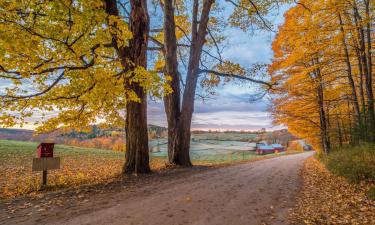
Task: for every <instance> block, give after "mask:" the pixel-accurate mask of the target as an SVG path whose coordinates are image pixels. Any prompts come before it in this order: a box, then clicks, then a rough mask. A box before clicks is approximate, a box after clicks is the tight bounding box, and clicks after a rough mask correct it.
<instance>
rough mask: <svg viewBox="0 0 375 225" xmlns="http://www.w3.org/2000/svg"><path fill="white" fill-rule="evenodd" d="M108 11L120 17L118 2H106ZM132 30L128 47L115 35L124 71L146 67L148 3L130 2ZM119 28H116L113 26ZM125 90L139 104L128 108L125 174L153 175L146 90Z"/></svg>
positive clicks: (135, 87) (132, 85)
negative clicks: (149, 147) (151, 170)
mask: <svg viewBox="0 0 375 225" xmlns="http://www.w3.org/2000/svg"><path fill="white" fill-rule="evenodd" d="M105 2H106V11H107V13H108V14H109V15H114V16H119V11H118V8H117V1H116V0H106V1H105ZM130 5H131V12H130V21H129V27H130V30H131V32H132V33H133V38H132V39H131V40H130V41H129V47H123V46H117V42H116V40H117V39H118V37H117V36H116V33H113V34H112V37H113V41H112V42H113V44H114V45H115V47H116V49H117V52H118V55H119V56H120V57H121V62H122V65H123V66H124V68H125V71H127V72H129V71H133V70H134V69H135V68H136V67H138V66H141V67H144V68H146V67H147V41H148V31H149V16H148V12H147V2H146V0H131V1H130ZM114 26H116V25H114ZM124 86H125V87H126V88H129V89H131V90H133V91H134V92H135V93H136V94H137V96H138V98H139V99H140V102H129V103H128V104H127V106H126V127H125V131H126V154H125V158H126V160H125V165H124V169H123V171H124V173H136V174H139V173H148V172H150V166H149V155H148V134H147V113H146V112H147V95H146V93H145V90H144V89H143V88H142V87H141V86H140V85H139V84H138V83H135V82H132V83H130V82H128V80H126V79H125V84H124Z"/></svg>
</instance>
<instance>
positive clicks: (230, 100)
mask: <svg viewBox="0 0 375 225" xmlns="http://www.w3.org/2000/svg"><path fill="white" fill-rule="evenodd" d="M289 7H290V6H284V7H282V8H280V10H279V11H278V12H274V13H273V14H275V15H274V16H272V20H273V21H274V24H275V27H278V25H280V24H282V23H283V14H284V12H285V11H286V10H287V9H288V8H289ZM229 10H230V9H229ZM226 32H230V35H228V37H229V40H228V45H227V46H226V48H225V49H224V51H223V54H222V55H223V58H225V59H229V60H231V61H234V62H236V63H239V64H241V65H242V66H245V67H246V66H250V65H251V64H253V63H259V62H261V63H270V62H271V60H272V55H273V53H272V49H271V44H272V40H273V38H274V36H275V33H274V32H256V33H254V34H252V35H249V34H246V33H244V32H242V31H239V30H235V29H230V30H228V31H226ZM215 91H216V95H215V96H211V97H210V100H208V101H205V102H203V101H201V100H198V99H197V100H196V101H195V106H194V109H195V111H194V114H193V121H192V129H195V130H210V129H211V130H221V131H224V130H248V131H249V130H251V131H253V130H260V129H262V128H266V129H267V130H278V129H282V128H285V127H283V126H273V125H272V117H271V116H270V115H269V113H268V112H267V109H268V107H269V106H270V104H271V103H270V101H269V99H267V98H265V99H262V100H260V101H256V102H252V101H251V97H252V96H253V95H254V94H256V93H258V92H257V91H256V90H255V89H254V88H252V87H249V85H242V86H238V85H228V84H227V85H225V86H220V87H218V88H216V90H215ZM148 121H149V123H150V124H154V125H159V126H166V117H165V112H164V106H163V104H162V102H160V101H156V102H155V101H151V102H149V104H148Z"/></svg>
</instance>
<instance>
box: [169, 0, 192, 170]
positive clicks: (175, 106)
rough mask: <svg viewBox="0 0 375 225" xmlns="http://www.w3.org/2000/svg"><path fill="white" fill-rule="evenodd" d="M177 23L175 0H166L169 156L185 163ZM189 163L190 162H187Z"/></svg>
mask: <svg viewBox="0 0 375 225" xmlns="http://www.w3.org/2000/svg"><path fill="white" fill-rule="evenodd" d="M175 30H176V24H175V21H174V6H173V0H165V1H164V33H165V35H164V52H165V54H164V56H165V74H166V75H167V76H171V77H172V80H171V81H170V82H169V85H170V86H171V88H172V93H171V94H169V95H167V96H165V97H164V107H165V113H166V115H167V122H168V158H169V163H171V164H183V163H181V161H182V160H181V159H180V158H179V154H178V152H179V147H180V140H181V138H180V128H179V126H180V115H181V112H180V104H181V103H180V102H181V97H180V75H179V72H178V62H177V39H176V33H175ZM187 164H189V163H187Z"/></svg>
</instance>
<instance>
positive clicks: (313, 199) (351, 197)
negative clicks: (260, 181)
mask: <svg viewBox="0 0 375 225" xmlns="http://www.w3.org/2000/svg"><path fill="white" fill-rule="evenodd" d="M302 177H303V186H302V191H301V193H300V195H299V197H298V199H297V205H296V207H295V209H294V210H293V211H292V213H291V215H290V222H291V223H292V224H358V225H359V224H360V225H367V224H368V225H372V224H374V222H375V201H372V200H370V199H369V198H368V197H367V196H366V192H367V191H368V189H369V188H370V184H368V183H367V184H366V183H361V184H351V183H348V182H347V180H346V179H345V178H343V177H339V176H335V175H332V174H331V173H330V172H329V171H328V170H327V169H326V168H325V166H324V164H322V163H321V162H319V161H318V160H317V159H315V158H313V157H312V158H309V159H308V160H307V161H306V163H305V165H304V169H303V171H302Z"/></svg>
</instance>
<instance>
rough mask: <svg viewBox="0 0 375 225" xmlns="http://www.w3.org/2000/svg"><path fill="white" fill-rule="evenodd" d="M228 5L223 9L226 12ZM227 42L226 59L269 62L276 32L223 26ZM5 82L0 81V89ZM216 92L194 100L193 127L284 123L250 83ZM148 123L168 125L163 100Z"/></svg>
mask: <svg viewBox="0 0 375 225" xmlns="http://www.w3.org/2000/svg"><path fill="white" fill-rule="evenodd" d="M289 7H290V6H284V7H281V8H280V9H279V11H278V12H272V13H271V14H273V16H272V17H270V19H271V20H272V21H273V22H274V25H275V27H276V28H277V27H278V25H280V24H282V23H283V14H284V12H285V11H286V10H287V9H288V8H289ZM230 12H231V8H226V9H225V10H224V13H225V14H229V13H230ZM225 32H226V36H227V37H228V39H227V44H226V46H225V49H224V51H223V53H222V56H223V58H224V59H226V60H230V61H233V62H235V63H239V64H240V65H242V66H244V67H248V66H251V65H252V64H253V63H270V62H271V60H272V55H273V54H272V50H271V44H272V40H273V38H274V36H275V32H270V31H267V32H255V33H254V34H252V35H250V34H246V33H244V32H242V31H240V30H236V29H231V28H228V29H227V30H225ZM6 86H7V84H5V83H3V84H0V89H1V88H5V87H6ZM215 92H216V94H215V95H213V96H210V98H209V99H208V100H207V99H206V100H205V101H202V100H199V99H197V100H196V101H195V107H194V108H195V111H194V114H193V121H192V129H195V130H198V129H199V130H221V131H224V130H247V131H249V130H251V131H253V130H260V129H262V128H266V129H267V130H277V129H282V128H284V127H283V126H273V125H272V117H271V116H270V115H269V113H268V112H267V108H268V107H269V106H270V104H271V103H270V101H269V100H268V99H267V98H264V99H261V100H259V101H256V102H253V101H251V97H252V96H253V95H254V94H256V93H259V92H258V91H256V88H255V87H252V86H251V85H248V84H245V85H240V86H239V85H237V84H226V85H220V86H219V87H218V88H216V89H215ZM38 119H39V118H38V116H35V117H34V118H30V120H29V121H30V122H32V121H36V120H38ZM148 123H149V124H154V125H159V126H164V127H166V126H167V122H166V116H165V111H164V106H163V103H162V100H160V99H159V100H149V102H148ZM23 128H26V129H34V128H35V127H34V126H32V125H26V126H25V127H23Z"/></svg>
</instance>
